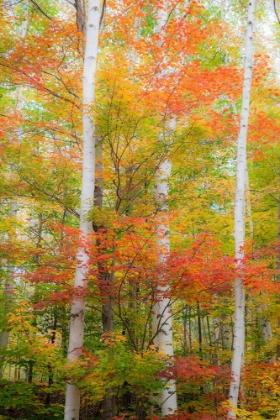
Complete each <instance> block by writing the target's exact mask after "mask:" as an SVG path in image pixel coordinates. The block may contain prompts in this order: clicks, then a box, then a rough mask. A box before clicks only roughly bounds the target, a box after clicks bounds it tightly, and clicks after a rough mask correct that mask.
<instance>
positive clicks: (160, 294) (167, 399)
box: [152, 2, 177, 416]
mask: <svg viewBox="0 0 280 420" xmlns="http://www.w3.org/2000/svg"><path fill="white" fill-rule="evenodd" d="M167 18H168V14H167V2H165V3H164V5H163V7H161V8H159V9H158V14H157V32H158V33H160V32H161V31H162V29H163V27H164V26H165V24H166V22H167ZM162 45H163V44H162V39H160V40H159V43H158V46H159V47H162ZM175 126H176V120H175V119H173V120H172V122H171V124H170V127H169V128H170V129H171V130H173V131H174V129H175ZM171 168H172V163H171V161H170V160H169V159H168V158H167V159H164V160H163V162H161V163H160V164H159V165H158V167H157V169H156V202H157V207H158V219H157V245H158V248H159V256H158V262H159V264H160V265H164V263H165V262H166V260H167V258H168V257H169V255H170V234H169V209H168V194H169V178H170V175H171ZM159 282H163V283H165V282H164V278H160V279H159ZM155 295H156V296H155V299H156V303H155V305H154V308H153V312H154V313H153V323H152V324H153V334H154V336H155V340H154V341H155V345H156V346H157V348H158V349H159V351H162V352H164V353H166V355H167V356H169V357H173V355H174V350H173V334H172V306H171V299H170V297H169V286H168V284H165V285H164V286H158V287H157V289H156V293H155ZM160 397H161V398H160V400H161V401H160V404H161V413H162V416H167V415H169V414H173V413H174V412H175V411H176V410H177V394H176V384H175V381H173V380H171V381H169V382H168V384H167V385H166V387H165V388H164V390H163V391H162V394H161V396H160Z"/></svg>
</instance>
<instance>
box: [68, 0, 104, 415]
mask: <svg viewBox="0 0 280 420" xmlns="http://www.w3.org/2000/svg"><path fill="white" fill-rule="evenodd" d="M99 20H100V2H99V0H89V2H88V22H87V33H86V51H85V60H84V72H83V104H84V108H83V173H82V192H81V204H80V230H81V241H82V242H83V245H82V246H81V248H80V249H79V251H78V254H77V267H76V277H75V283H74V287H75V290H76V293H77V295H80V296H79V297H76V298H74V300H73V302H72V306H71V318H70V337H69V346H68V360H69V361H71V362H74V361H75V360H77V359H78V358H79V356H80V354H81V348H82V346H83V340H84V316H85V292H86V288H87V274H88V262H89V255H88V254H87V253H86V252H85V250H84V248H85V246H84V245H85V244H84V241H86V240H87V237H88V235H89V234H90V233H91V232H92V222H89V221H87V220H86V218H87V215H88V212H89V210H90V209H91V208H92V206H93V200H94V183H95V136H94V131H95V126H94V122H93V120H92V117H91V112H90V111H91V105H92V103H93V102H94V100H95V72H96V61H97V49H98V33H99ZM81 291H82V293H81ZM79 410H80V390H79V389H78V387H76V386H75V385H73V384H69V383H68V384H67V388H66V401H65V414H64V419H65V420H79Z"/></svg>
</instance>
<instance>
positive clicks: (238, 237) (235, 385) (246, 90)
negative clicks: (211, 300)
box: [229, 0, 255, 419]
mask: <svg viewBox="0 0 280 420" xmlns="http://www.w3.org/2000/svg"><path fill="white" fill-rule="evenodd" d="M254 9H255V0H249V4H248V21H247V30H246V51H245V74H244V80H243V92H242V110H241V118H240V128H239V136H238V145H237V170H236V192H235V205H234V237H235V258H236V261H237V262H236V268H237V269H238V270H242V264H243V258H244V250H243V247H244V239H245V234H244V207H245V206H244V200H245V184H246V141H247V131H248V119H249V106H250V90H251V81H252V69H253V58H254V54H253V24H254ZM234 289H235V323H234V340H233V357H232V367H231V375H232V379H231V383H230V391H229V401H230V410H229V417H230V418H232V419H236V414H235V413H234V411H233V409H234V408H236V407H237V403H238V393H239V387H240V375H241V368H242V361H243V357H244V290H243V282H242V275H240V276H238V277H236V279H235V285H234Z"/></svg>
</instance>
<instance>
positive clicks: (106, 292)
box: [93, 139, 115, 420]
mask: <svg viewBox="0 0 280 420" xmlns="http://www.w3.org/2000/svg"><path fill="white" fill-rule="evenodd" d="M94 205H95V206H96V207H97V208H98V209H100V210H102V206H103V158H102V146H101V139H98V141H97V145H96V183H95V188H94ZM93 229H94V231H95V232H96V236H97V237H96V245H97V247H98V253H99V256H102V255H106V254H107V249H106V246H104V244H103V243H102V241H103V240H102V238H101V237H99V235H101V236H103V237H106V228H105V227H103V226H100V225H98V224H97V223H95V222H93ZM97 268H98V283H99V289H100V292H101V296H102V299H104V301H103V303H102V331H103V333H106V332H109V331H113V329H114V322H113V310H112V303H111V298H110V294H111V284H112V275H113V274H112V272H111V271H109V270H108V267H106V265H104V263H103V262H102V258H99V259H98V262H97ZM113 394H114V390H113V389H112V388H108V389H106V395H105V397H104V398H103V400H102V401H101V403H100V409H101V417H102V419H103V420H110V419H111V418H113V417H114V415H115V397H114V395H113Z"/></svg>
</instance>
